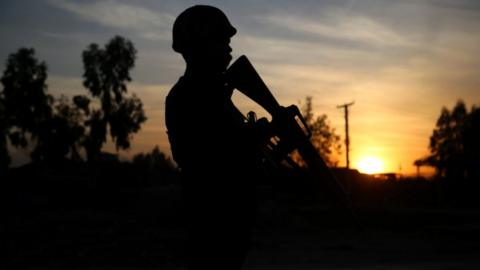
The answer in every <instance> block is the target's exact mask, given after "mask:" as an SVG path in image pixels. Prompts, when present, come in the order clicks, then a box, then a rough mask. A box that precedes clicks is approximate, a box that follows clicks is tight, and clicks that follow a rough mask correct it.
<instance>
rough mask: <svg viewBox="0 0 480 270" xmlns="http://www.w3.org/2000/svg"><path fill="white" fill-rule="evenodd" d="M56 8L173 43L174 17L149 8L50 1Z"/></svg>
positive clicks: (108, 1)
mask: <svg viewBox="0 0 480 270" xmlns="http://www.w3.org/2000/svg"><path fill="white" fill-rule="evenodd" d="M49 3H50V4H51V5H52V6H54V7H57V8H60V9H62V10H65V11H68V12H71V13H73V14H76V15H78V16H80V17H81V18H83V19H85V20H87V21H91V22H95V23H98V24H100V25H102V26H107V27H113V28H119V29H125V30H135V31H138V33H139V35H140V36H141V37H143V38H145V39H150V40H164V39H170V38H171V36H170V26H171V25H172V22H173V20H174V16H171V15H169V14H166V13H163V14H161V13H156V12H152V11H150V10H148V9H146V8H143V7H138V6H133V5H129V4H124V3H120V2H118V1H114V0H103V1H97V2H93V3H76V2H72V1H69V0H50V1H49Z"/></svg>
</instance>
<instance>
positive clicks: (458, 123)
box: [415, 100, 480, 179]
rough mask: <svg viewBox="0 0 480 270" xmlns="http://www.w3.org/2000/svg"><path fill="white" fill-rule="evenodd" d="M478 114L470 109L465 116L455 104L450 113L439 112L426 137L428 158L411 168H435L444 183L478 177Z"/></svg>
mask: <svg viewBox="0 0 480 270" xmlns="http://www.w3.org/2000/svg"><path fill="white" fill-rule="evenodd" d="M479 138H480V112H479V108H478V107H475V106H473V107H472V110H471V112H470V113H469V112H468V110H467V108H466V106H465V103H464V102H463V101H462V100H459V101H458V102H457V104H456V105H455V107H454V108H453V110H452V111H449V110H448V109H447V108H445V107H444V108H442V111H441V113H440V116H439V118H438V120H437V123H436V127H435V129H434V130H433V133H432V135H431V136H430V145H429V149H430V153H431V154H430V155H429V156H427V157H425V158H423V159H419V160H417V161H415V164H421V165H429V166H433V167H435V168H436V171H437V174H438V175H439V176H442V177H446V178H447V179H464V178H472V177H478V175H479V172H478V170H479V169H478V168H479V166H480V154H479V152H480V143H479Z"/></svg>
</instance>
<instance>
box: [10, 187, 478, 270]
mask: <svg viewBox="0 0 480 270" xmlns="http://www.w3.org/2000/svg"><path fill="white" fill-rule="evenodd" d="M270 192H271V191H270V190H269V189H265V190H261V192H260V194H268V193H270ZM5 196H6V197H5V198H7V199H8V202H7V204H6V206H7V208H8V211H7V216H8V218H7V219H6V222H5V225H6V226H3V227H2V230H4V231H5V232H6V236H7V248H8V250H7V260H6V261H4V263H6V265H5V266H6V267H12V268H21V269H185V257H184V253H183V248H184V242H185V233H184V230H183V223H182V214H181V213H182V205H181V194H180V190H179V188H178V187H175V186H171V187H150V188H134V189H116V190H110V189H98V188H96V189H95V191H92V190H91V189H88V188H86V189H84V190H82V189H78V188H75V189H70V190H69V189H61V190H57V191H56V192H52V191H50V192H49V191H47V190H45V189H44V188H43V189H35V188H26V189H22V190H18V187H17V190H16V192H13V193H11V194H6V195H5ZM267 198H268V196H267ZM272 198H273V197H272ZM340 213H341V211H340V210H339V209H337V208H332V207H331V206H328V205H325V204H322V203H319V204H309V205H308V206H307V205H303V206H298V205H297V206H295V207H292V206H291V205H288V204H283V203H279V202H278V201H275V200H271V199H265V200H261V203H260V207H259V210H258V222H257V226H256V230H255V241H254V245H253V247H252V250H251V252H250V254H249V257H248V259H247V261H246V263H245V267H244V269H265V270H266V269H292V270H293V269H299V270H302V269H480V255H479V254H480V210H479V209H478V208H458V207H445V206H443V207H438V206H436V207H433V206H432V207H425V206H422V207H419V206H408V207H407V206H405V207H400V206H391V205H384V204H377V205H372V204H370V205H364V206H361V207H359V209H358V216H359V219H360V221H361V223H362V225H363V227H364V229H363V230H358V229H357V228H356V227H354V226H351V224H350V220H349V219H348V217H346V216H344V215H342V214H340Z"/></svg>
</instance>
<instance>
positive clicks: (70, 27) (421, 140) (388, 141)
mask: <svg viewBox="0 0 480 270" xmlns="http://www.w3.org/2000/svg"><path fill="white" fill-rule="evenodd" d="M398 2H399V1H397V2H395V1H373V0H372V1H296V2H295V3H293V2H288V1H265V2H261V3H260V4H258V3H255V2H254V1H243V2H242V3H235V2H234V1H224V2H222V1H204V2H203V3H204V4H210V5H214V6H217V7H219V8H220V9H222V10H223V11H224V12H225V13H226V15H227V16H228V17H229V19H230V21H231V23H232V24H233V25H234V26H235V27H236V28H237V30H238V33H237V34H236V36H234V37H233V38H232V48H233V56H234V59H235V58H237V57H238V56H240V55H242V54H245V55H247V56H248V57H249V59H250V60H251V61H252V63H253V64H254V66H255V68H256V69H257V71H258V73H259V74H260V76H262V78H263V79H264V81H265V82H266V84H267V85H268V86H269V88H270V90H271V91H272V93H273V94H274V95H275V96H276V98H277V100H278V101H279V102H280V103H281V104H282V105H290V104H298V102H299V101H300V100H304V98H305V97H306V96H312V97H313V105H314V111H315V112H316V113H317V114H323V113H325V114H327V115H328V118H329V120H330V124H331V125H332V126H333V127H335V128H336V131H337V134H339V135H340V136H341V137H342V140H343V139H344V138H345V134H344V120H343V111H342V110H339V109H337V108H336V106H337V105H340V104H343V103H345V102H350V101H355V105H354V106H352V108H351V109H350V113H351V114H350V140H351V158H350V159H351V164H352V166H351V167H356V166H357V165H358V163H359V162H360V161H362V159H365V158H366V157H377V158H379V159H381V160H382V161H383V162H384V163H385V164H384V166H385V171H387V172H399V167H401V168H402V172H403V173H413V172H414V171H415V168H414V166H413V161H414V160H415V159H417V158H420V157H422V156H424V155H426V154H428V141H429V137H430V135H431V133H432V130H433V128H434V127H435V122H436V120H437V118H438V116H439V114H440V110H441V108H442V107H443V106H446V107H447V108H452V107H453V105H454V104H455V103H456V102H457V100H458V99H463V100H464V101H465V102H466V104H467V106H468V107H471V106H472V105H474V104H477V105H478V104H479V102H480V94H479V93H480V92H479V89H478V88H479V86H480V59H479V58H478V57H477V58H476V57H475V56H477V55H478V52H477V50H478V47H479V45H480V36H479V35H478V34H476V33H477V31H478V30H477V29H478V27H479V26H480V16H479V15H480V3H477V2H475V1H422V2H420V3H419V2H418V1H402V2H401V3H398ZM194 3H196V1H182V2H180V3H179V1H158V2H157V1H135V2H128V1H114V0H107V1H81V2H80V1H76V2H75V1H67V0H50V1H35V2H33V3H31V2H27V1H5V2H2V4H0V7H1V11H0V21H1V22H2V23H1V25H0V34H1V35H2V37H3V38H2V39H3V42H2V43H0V61H1V62H2V64H3V63H5V61H6V58H7V56H8V55H9V54H10V53H13V52H16V50H17V49H18V48H20V47H33V48H35V50H36V55H37V58H38V59H40V60H43V61H46V63H47V65H48V68H49V70H48V71H49V72H48V74H49V78H48V80H47V84H48V85H49V93H51V94H53V95H55V96H59V95H60V94H64V95H67V96H72V95H74V94H79V93H83V94H85V93H87V92H85V91H86V89H84V88H83V86H82V77H81V76H82V72H83V68H82V61H81V52H82V51H83V50H84V49H85V48H86V47H87V46H88V45H89V44H90V43H97V44H99V45H103V44H105V43H106V42H107V41H108V40H109V39H110V38H112V37H113V36H114V35H117V34H118V35H122V36H124V37H126V38H128V39H130V40H131V41H132V42H133V43H134V44H135V47H136V48H137V50H138V58H137V61H136V65H135V68H134V70H133V72H132V78H133V82H132V83H131V84H129V87H128V89H129V91H130V93H136V94H137V95H138V96H139V97H140V98H141V99H142V101H143V103H144V106H145V111H146V114H147V117H148V120H147V122H146V123H145V124H144V125H143V126H142V129H141V131H140V132H139V133H137V134H135V135H134V139H133V142H132V149H131V150H130V151H129V152H124V151H121V153H120V155H121V156H132V155H133V154H136V153H139V152H146V151H150V150H151V149H153V147H154V146H155V145H158V146H159V147H160V149H161V150H162V151H164V152H166V153H168V154H170V150H169V145H168V142H167V140H166V132H165V125H164V119H163V117H164V114H163V109H164V108H163V102H164V98H165V96H166V94H167V92H168V90H169V89H170V87H171V86H172V85H173V84H174V83H175V82H176V80H177V79H178V77H179V76H181V75H182V72H183V68H184V63H183V60H182V58H181V56H180V55H178V54H176V53H175V52H173V50H172V49H171V26H172V25H173V21H174V19H175V17H176V16H177V15H178V14H179V13H180V12H181V11H183V10H184V9H185V8H187V7H189V6H191V5H192V4H194ZM269 4H271V5H269ZM119 18H121V19H119ZM3 68H4V67H3V66H2V71H3ZM234 100H235V101H236V102H237V104H238V105H239V107H240V109H242V111H248V110H249V109H251V108H253V107H252V105H251V103H249V102H247V101H245V100H244V99H242V98H239V97H237V96H235V99H234ZM108 149H110V150H113V147H112V146H111V145H109V146H108ZM11 153H12V156H13V157H14V162H17V164H18V162H21V160H22V159H23V160H24V159H25V154H26V153H21V152H18V151H12V152H11ZM344 154H345V149H344V147H343V155H342V156H341V157H339V161H340V163H339V164H340V165H341V166H344V164H345V158H344ZM22 155H23V156H22ZM14 165H15V163H14Z"/></svg>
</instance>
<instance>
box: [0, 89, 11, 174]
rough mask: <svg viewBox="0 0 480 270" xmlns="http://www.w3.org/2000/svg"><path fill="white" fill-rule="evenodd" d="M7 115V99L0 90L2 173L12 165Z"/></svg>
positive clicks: (0, 158) (0, 156) (0, 157)
mask: <svg viewBox="0 0 480 270" xmlns="http://www.w3.org/2000/svg"><path fill="white" fill-rule="evenodd" d="M7 132H8V126H7V115H6V111H5V99H4V98H3V93H2V92H0V173H1V172H2V171H5V170H6V169H7V168H8V166H9V165H10V162H11V160H10V155H9V154H8V148H7Z"/></svg>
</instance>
